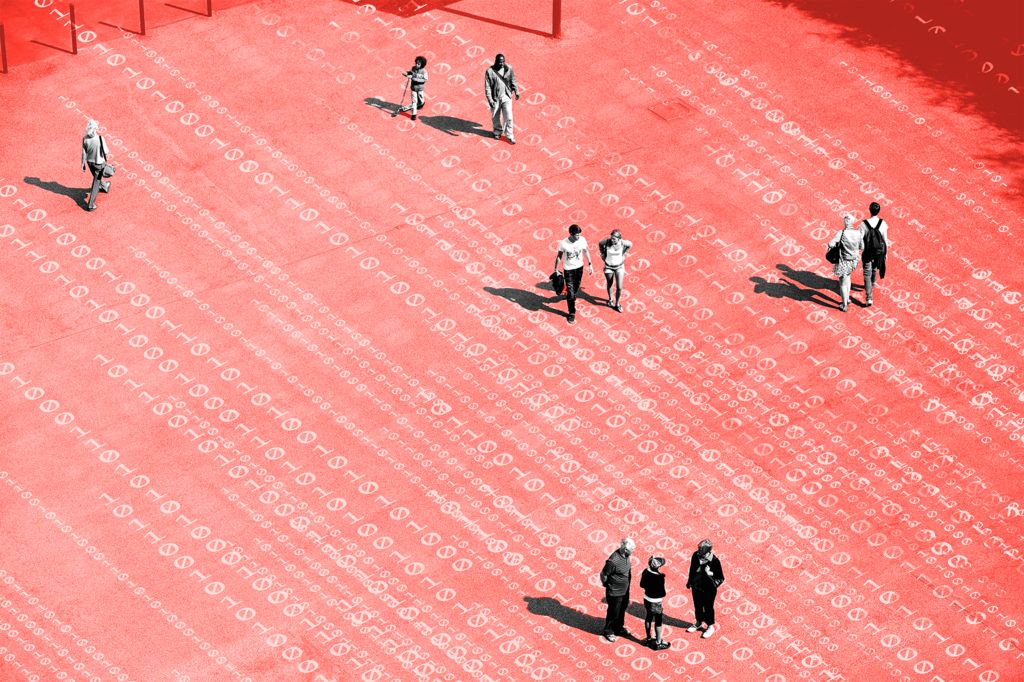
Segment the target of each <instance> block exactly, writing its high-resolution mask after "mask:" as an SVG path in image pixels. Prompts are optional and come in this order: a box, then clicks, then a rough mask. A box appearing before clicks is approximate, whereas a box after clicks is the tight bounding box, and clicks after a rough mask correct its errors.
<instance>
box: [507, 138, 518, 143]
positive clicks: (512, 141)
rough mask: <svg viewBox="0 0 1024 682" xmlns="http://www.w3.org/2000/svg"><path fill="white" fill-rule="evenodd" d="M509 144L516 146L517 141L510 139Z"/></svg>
mask: <svg viewBox="0 0 1024 682" xmlns="http://www.w3.org/2000/svg"><path fill="white" fill-rule="evenodd" d="M508 143H509V144H515V143H516V141H515V140H512V139H510V140H509V141H508Z"/></svg>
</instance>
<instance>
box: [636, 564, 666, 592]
mask: <svg viewBox="0 0 1024 682" xmlns="http://www.w3.org/2000/svg"><path fill="white" fill-rule="evenodd" d="M640 588H641V589H642V590H643V591H644V596H645V597H649V598H651V599H661V598H662V597H664V596H665V574H664V573H655V572H654V571H652V570H651V569H649V568H645V569H644V572H643V573H641V574H640Z"/></svg>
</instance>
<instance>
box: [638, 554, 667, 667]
mask: <svg viewBox="0 0 1024 682" xmlns="http://www.w3.org/2000/svg"><path fill="white" fill-rule="evenodd" d="M664 565H665V559H664V558H662V557H660V556H652V557H651V558H650V559H649V560H648V561H647V568H645V569H644V572H643V573H641V574H640V587H641V588H642V589H643V591H644V610H645V617H644V632H645V634H646V635H647V639H646V640H645V642H644V643H645V644H647V646H649V647H651V648H652V649H654V650H655V651H661V650H663V649H667V648H669V647H670V646H672V645H671V644H670V643H668V642H666V641H665V640H663V639H662V638H661V621H662V616H663V614H664V613H665V608H664V606H663V605H662V601H663V600H664V599H665V574H664V573H662V572H661V571H660V570H659V569H660V568H661V567H662V566H664ZM652 626H653V627H654V633H655V635H656V636H655V637H651V627H652Z"/></svg>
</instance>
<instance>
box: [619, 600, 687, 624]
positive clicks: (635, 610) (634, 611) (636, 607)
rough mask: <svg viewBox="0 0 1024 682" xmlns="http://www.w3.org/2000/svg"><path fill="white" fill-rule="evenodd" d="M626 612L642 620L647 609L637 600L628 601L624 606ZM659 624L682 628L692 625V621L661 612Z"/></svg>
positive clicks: (645, 615)
mask: <svg viewBox="0 0 1024 682" xmlns="http://www.w3.org/2000/svg"><path fill="white" fill-rule="evenodd" d="M626 613H628V614H629V615H631V616H634V617H636V618H639V619H640V620H641V621H643V620H644V619H645V618H646V617H647V609H646V608H644V605H643V604H642V603H641V602H638V601H634V602H630V603H629V606H628V607H626ZM661 624H662V625H667V626H669V627H670V628H682V629H684V630H685V629H686V628H688V627H690V626H691V625H693V623H691V622H690V621H688V620H681V619H679V618H673V617H672V616H669V615H668V614H662V616H661Z"/></svg>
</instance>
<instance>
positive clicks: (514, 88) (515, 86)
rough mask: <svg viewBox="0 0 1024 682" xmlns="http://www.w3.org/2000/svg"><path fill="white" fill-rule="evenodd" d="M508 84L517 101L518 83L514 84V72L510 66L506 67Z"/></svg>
mask: <svg viewBox="0 0 1024 682" xmlns="http://www.w3.org/2000/svg"><path fill="white" fill-rule="evenodd" d="M508 82H509V84H510V85H511V86H512V92H514V93H515V95H516V99H519V83H517V82H516V72H515V69H513V68H512V67H511V66H509V67H508Z"/></svg>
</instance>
